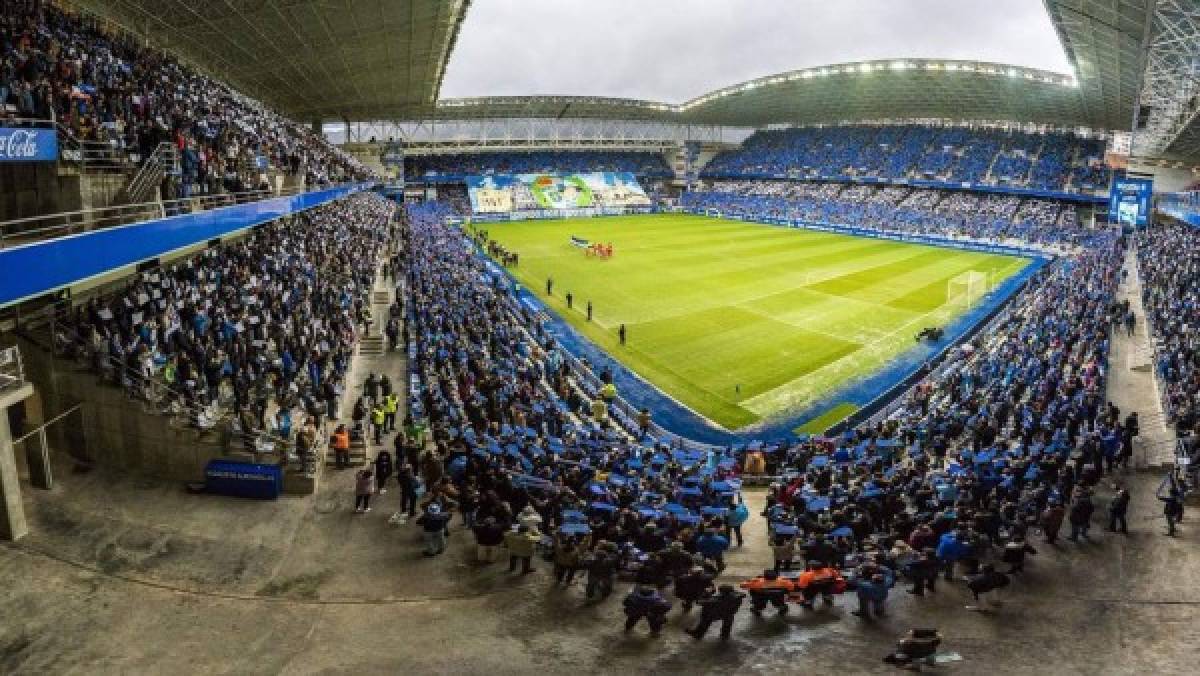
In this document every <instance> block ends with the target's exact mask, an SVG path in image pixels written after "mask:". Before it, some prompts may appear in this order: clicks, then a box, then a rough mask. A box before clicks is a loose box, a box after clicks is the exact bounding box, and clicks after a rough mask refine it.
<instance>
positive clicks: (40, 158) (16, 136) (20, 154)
mask: <svg viewBox="0 0 1200 676" xmlns="http://www.w3.org/2000/svg"><path fill="white" fill-rule="evenodd" d="M57 159H58V134H57V133H56V132H55V131H54V130H53V129H25V128H21V127H0V162H54V161H56V160H57Z"/></svg>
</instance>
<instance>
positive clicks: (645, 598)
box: [624, 585, 671, 636]
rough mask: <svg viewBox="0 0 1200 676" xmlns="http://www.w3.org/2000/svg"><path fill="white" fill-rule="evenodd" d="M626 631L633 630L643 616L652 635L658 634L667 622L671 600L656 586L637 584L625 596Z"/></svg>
mask: <svg viewBox="0 0 1200 676" xmlns="http://www.w3.org/2000/svg"><path fill="white" fill-rule="evenodd" d="M624 606H625V617H626V620H625V631H633V628H634V627H636V626H637V623H638V622H641V621H642V618H646V622H647V624H649V625H650V635H651V636H658V632H660V631H662V628H663V625H664V624H666V623H667V613H669V612H670V611H671V602H670V601H668V600H667V599H665V598H663V595H662V594H660V593H659V591H658V590H657V589H655V588H654V587H645V586H640V585H639V586H637V587H635V588H634V590H633V591H631V592H629V595H628V596H626V597H625V602H624Z"/></svg>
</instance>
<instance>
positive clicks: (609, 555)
mask: <svg viewBox="0 0 1200 676" xmlns="http://www.w3.org/2000/svg"><path fill="white" fill-rule="evenodd" d="M583 567H584V569H585V570H587V592H586V596H587V598H588V599H592V598H596V597H599V598H601V599H605V598H608V595H609V594H611V593H612V590H613V579H614V578H615V577H616V575H617V545H616V544H615V543H613V542H607V541H604V540H602V541H600V542H598V543H596V548H595V549H593V550H592V552H591V553H590V554H588V555H587V556H585V557H584V559H583Z"/></svg>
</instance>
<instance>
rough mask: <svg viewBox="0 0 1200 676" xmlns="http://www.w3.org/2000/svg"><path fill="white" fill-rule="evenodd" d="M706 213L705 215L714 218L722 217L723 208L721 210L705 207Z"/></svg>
mask: <svg viewBox="0 0 1200 676" xmlns="http://www.w3.org/2000/svg"><path fill="white" fill-rule="evenodd" d="M704 215H705V216H712V217H713V218H720V217H721V210H720V209H705V210H704Z"/></svg>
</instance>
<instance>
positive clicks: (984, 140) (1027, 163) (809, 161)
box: [701, 125, 1111, 192]
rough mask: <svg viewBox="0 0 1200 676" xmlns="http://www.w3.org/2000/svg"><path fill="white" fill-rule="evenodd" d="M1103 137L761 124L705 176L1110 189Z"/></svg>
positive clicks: (911, 127) (909, 127) (714, 162)
mask: <svg viewBox="0 0 1200 676" xmlns="http://www.w3.org/2000/svg"><path fill="white" fill-rule="evenodd" d="M1103 152H1104V142H1103V141H1100V140H1096V139H1088V138H1083V137H1079V136H1075V135H1073V134H1061V133H1047V134H1028V133H1025V132H1020V131H998V130H985V129H981V130H968V129H964V128H951V127H928V126H922V125H883V126H839V127H808V128H793V129H775V130H766V131H760V132H756V133H755V134H754V135H753V136H751V137H750V138H748V139H747V140H746V141H745V142H744V143H743V144H742V145H741V146H740V147H739V148H737V149H735V150H731V151H728V152H724V153H721V154H720V155H718V156H717V157H715V158H713V160H712V161H711V162H710V163H709V164H708V165H707V166H705V167H704V169H703V171H702V172H701V175H702V176H705V177H725V178H732V177H735V176H747V177H752V176H763V175H768V176H776V177H778V176H780V175H786V176H789V177H793V178H817V177H872V178H881V179H892V180H897V179H927V180H939V181H946V182H951V183H961V182H963V181H969V182H973V183H990V184H995V185H1001V184H1002V185H1008V186H1014V187H1023V188H1030V189H1037V190H1052V191H1075V192H1078V191H1081V190H1097V189H1104V188H1105V187H1106V186H1107V184H1108V181H1109V179H1110V178H1111V172H1110V171H1109V170H1108V169H1105V168H1103V167H1102V166H1101V165H1100V160H1101V159H1102V155H1103Z"/></svg>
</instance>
